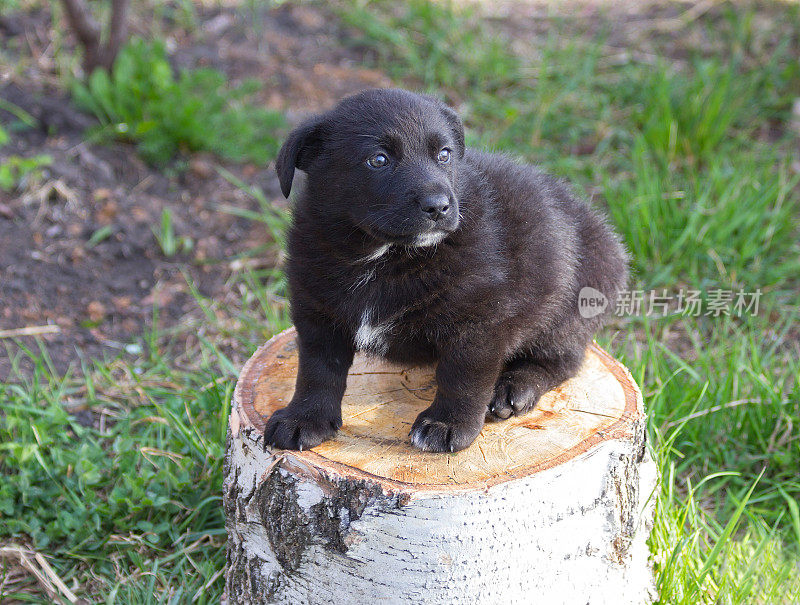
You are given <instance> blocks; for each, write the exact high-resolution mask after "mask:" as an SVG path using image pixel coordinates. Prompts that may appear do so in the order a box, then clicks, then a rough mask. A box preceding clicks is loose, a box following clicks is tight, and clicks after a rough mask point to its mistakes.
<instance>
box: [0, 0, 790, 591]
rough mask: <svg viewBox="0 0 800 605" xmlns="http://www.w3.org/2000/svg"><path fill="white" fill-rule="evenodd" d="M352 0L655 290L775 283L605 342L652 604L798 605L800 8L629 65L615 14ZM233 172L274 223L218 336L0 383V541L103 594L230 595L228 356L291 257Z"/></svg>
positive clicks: (266, 306) (474, 134)
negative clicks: (489, 15)
mask: <svg viewBox="0 0 800 605" xmlns="http://www.w3.org/2000/svg"><path fill="white" fill-rule="evenodd" d="M336 11H337V14H338V15H340V17H341V19H342V21H343V23H344V24H345V25H346V27H347V28H348V31H350V32H351V34H352V44H353V46H354V47H355V48H359V49H362V50H363V51H364V52H365V53H366V56H367V57H368V58H369V59H370V60H371V61H372V62H373V63H374V65H375V67H377V68H380V69H383V70H385V71H386V72H387V73H389V74H390V75H391V76H392V77H394V78H395V80H396V81H397V83H398V84H401V85H406V86H411V87H416V88H420V89H424V90H428V91H432V92H436V93H439V94H442V95H443V96H445V97H446V98H447V99H448V100H449V101H450V102H452V103H454V104H455V105H457V106H458V108H459V110H460V111H461V113H462V114H463V115H464V116H465V117H466V124H467V127H468V140H469V142H470V143H471V144H473V145H481V146H484V147H488V148H495V149H502V150H504V151H507V152H510V153H513V154H516V155H518V156H519V157H521V158H524V159H526V160H529V161H535V162H539V163H541V164H543V165H544V166H545V167H546V168H547V169H549V170H550V171H552V172H554V173H557V174H560V175H563V176H564V177H567V178H569V179H570V180H571V181H573V182H575V183H576V186H577V187H578V188H584V189H585V190H587V191H588V192H589V193H590V196H591V197H592V199H593V202H594V203H596V204H597V205H598V206H601V207H603V208H605V209H606V210H607V212H608V213H609V215H610V217H611V219H612V221H613V223H614V224H615V225H616V227H617V229H618V230H619V232H620V233H621V234H622V236H623V237H624V239H625V241H626V244H627V245H628V248H629V249H630V252H631V258H632V264H633V267H634V270H635V278H634V280H635V286H636V287H637V288H638V289H642V290H650V289H651V288H659V289H662V288H663V289H666V290H668V292H669V293H671V294H673V295H674V294H676V293H677V292H678V291H679V290H680V289H681V288H683V289H687V288H692V289H698V290H703V291H705V292H708V291H709V290H710V289H712V288H723V289H729V290H738V289H739V288H742V289H744V290H746V291H754V290H755V289H757V288H758V289H761V291H762V293H763V294H762V299H761V306H760V309H759V313H758V314H757V315H755V316H754V315H750V314H745V315H744V316H742V317H725V316H722V317H697V318H695V317H684V316H681V315H680V314H677V313H673V314H671V315H668V316H666V317H658V316H651V317H646V316H637V317H629V318H624V319H621V320H620V321H618V322H617V324H616V326H615V328H612V329H609V330H607V331H606V332H605V333H604V334H603V335H602V337H601V338H600V340H601V344H603V345H604V346H607V347H608V348H609V349H610V350H611V351H612V352H613V353H614V354H615V355H617V356H618V357H620V358H621V359H622V360H623V361H624V362H625V363H626V364H627V365H628V367H630V368H631V371H632V373H633V375H634V377H635V378H636V379H637V381H638V382H639V384H640V385H641V386H642V390H643V393H644V397H645V401H646V405H647V409H648V415H649V418H648V420H649V422H648V432H649V435H650V444H651V448H652V451H653V455H654V458H655V459H656V461H657V464H658V466H659V469H660V472H661V476H662V483H661V486H660V489H659V491H658V493H657V494H656V495H655V497H656V499H657V503H656V506H657V514H656V520H655V527H654V530H653V533H652V537H651V540H650V546H651V550H652V554H653V561H654V564H655V567H656V573H657V582H658V586H659V589H660V592H661V602H662V603H665V604H672V603H687V604H694V603H709V604H711V603H714V604H716V603H725V604H727V603H731V604H734V603H735V604H742V605H745V604H748V605H749V604H751V603H770V604H771V603H791V602H794V601H795V600H796V595H797V594H800V566H798V558H799V557H800V511H799V510H798V509H799V508H800V480H798V478H797V461H798V460H800V439H798V436H797V435H798V427H800V386H798V384H799V383H800V380H799V379H800V362H798V358H800V354H799V353H800V341H799V340H798V338H799V336H798V333H797V328H796V326H797V325H798V310H797V309H798V307H799V306H800V280H798V275H800V267H799V266H798V258H800V254H799V252H800V248H798V243H797V242H798V210H799V209H800V193H799V192H798V176H797V170H796V167H793V161H795V158H796V151H793V150H795V149H796V139H793V138H792V137H793V136H795V137H796V135H793V134H792V132H791V130H790V129H789V128H788V123H789V111H790V107H791V102H792V99H793V98H795V97H797V96H800V60H798V55H800V50H799V48H800V43H799V42H798V35H797V31H800V27H798V26H800V17H799V16H798V15H799V14H800V13H799V12H798V9H797V7H793V6H785V5H774V6H770V7H769V10H768V11H767V12H766V13H764V14H762V15H760V16H759V17H760V18H759V19H756V16H757V15H756V13H755V12H753V11H751V10H749V9H745V8H742V7H732V6H725V7H722V8H719V9H715V10H712V11H710V12H709V13H708V14H707V15H704V16H701V17H700V18H698V19H696V20H694V21H693V22H691V23H689V24H687V25H686V26H685V28H684V29H682V30H680V31H678V32H676V33H674V34H672V35H663V34H661V33H659V32H658V31H656V30H653V32H647V33H648V35H644V36H641V38H642V39H644V40H646V44H649V45H650V46H647V47H646V48H631V49H628V48H625V49H624V50H625V51H626V54H624V56H623V55H621V53H620V44H623V43H620V42H619V41H618V40H617V41H615V42H614V43H613V44H612V43H611V42H610V41H609V40H610V35H611V31H612V29H613V28H612V27H610V25H609V24H607V23H604V22H603V19H602V18H599V25H598V27H596V28H594V29H593V31H596V32H597V33H592V34H586V33H584V31H583V28H582V25H581V24H579V23H576V22H574V21H573V20H571V19H570V18H552V19H549V20H548V22H547V23H548V24H549V27H548V31H549V32H550V34H549V35H546V36H538V37H535V38H531V39H529V40H522V39H517V40H515V43H516V45H515V46H514V47H513V48H514V52H512V50H511V48H512V45H511V44H510V40H509V39H508V38H507V37H506V36H507V32H506V31H504V30H502V28H498V26H497V24H495V23H493V22H489V21H487V20H484V19H481V17H480V15H479V13H478V12H477V9H474V8H470V9H461V8H457V7H456V5H454V4H449V3H437V4H428V3H425V2H421V1H419V0H410V1H407V2H401V3H389V2H378V3H370V4H366V3H353V2H349V1H348V2H340V3H337V4H336ZM650 34H652V35H650ZM695 40H711V41H713V45H712V46H710V47H709V46H703V45H699V44H698V45H695V42H694V41H695ZM656 57H658V58H656ZM223 175H224V176H226V178H228V179H229V180H231V181H232V182H234V183H235V184H237V185H238V186H240V187H242V188H243V189H246V190H247V191H249V193H250V194H251V195H253V196H254V198H255V199H256V200H258V202H259V207H260V211H259V212H243V211H241V209H236V208H231V207H221V208H219V211H221V212H230V213H234V214H237V215H239V216H242V217H244V218H246V219H249V220H254V221H259V222H262V223H263V224H264V227H265V229H266V230H267V231H268V232H269V233H270V234H271V236H272V241H273V243H272V244H270V245H268V246H265V247H264V248H260V249H258V250H254V251H253V252H252V253H250V254H248V255H246V256H243V257H242V258H238V259H232V260H233V261H234V263H235V265H236V267H237V271H236V272H235V273H234V275H233V276H232V277H231V283H230V287H231V288H230V289H231V291H232V292H235V293H236V295H235V299H236V300H235V302H234V301H233V300H209V299H205V298H203V297H202V296H201V295H200V294H199V293H198V292H197V291H196V290H195V291H194V292H195V298H196V300H197V303H198V306H199V307H200V309H201V310H202V311H203V313H204V318H205V319H204V323H203V328H204V332H205V334H206V335H205V336H203V337H202V338H200V340H199V343H198V345H197V346H196V347H195V348H194V349H193V350H192V352H191V354H190V357H191V360H188V359H187V355H186V353H185V352H183V351H176V350H174V349H172V348H171V347H170V345H169V342H170V338H169V336H170V335H169V334H150V335H148V336H147V337H146V338H145V339H144V347H143V353H142V354H141V355H140V356H138V358H136V359H133V360H131V359H126V360H125V361H123V360H122V359H120V360H117V361H115V362H113V363H110V364H98V365H96V366H87V367H86V368H84V369H82V370H81V372H79V373H75V374H73V375H70V376H67V377H63V376H58V375H57V374H55V373H54V372H52V371H51V370H50V369H49V368H48V366H47V363H46V356H45V355H44V354H43V353H40V352H38V351H37V352H28V353H25V352H21V353H19V352H17V353H14V351H19V349H16V348H15V347H10V348H9V351H10V352H11V354H14V355H20V356H22V357H30V358H32V359H33V360H34V363H35V365H36V375H35V376H34V378H33V379H32V380H30V381H28V382H26V383H24V384H16V385H15V384H7V385H2V386H0V406H1V407H0V418H2V423H0V444H2V445H0V474H2V475H4V476H8V477H14V480H13V481H3V482H2V484H0V515H2V519H1V522H0V540H3V541H16V542H21V543H24V544H26V545H29V546H32V547H34V548H36V549H38V550H39V551H41V552H43V553H45V554H47V555H48V556H49V557H50V559H49V560H50V562H51V564H52V565H53V566H54V568H55V569H56V571H57V572H58V573H59V575H61V576H62V578H64V579H65V582H66V583H67V584H68V585H71V583H72V582H73V581H75V582H77V585H78V586H79V587H80V589H81V590H82V591H83V593H82V594H86V595H91V596H92V598H93V599H95V600H106V601H107V602H124V603H147V602H167V601H170V602H182V601H191V599H192V598H193V597H194V595H195V594H200V595H201V596H200V597H199V600H200V601H201V602H211V601H216V600H218V599H219V596H220V594H221V589H222V580H221V578H220V577H219V576H215V575H214V574H215V573H217V572H218V571H219V570H220V569H222V567H223V566H224V528H223V519H222V515H221V511H220V502H219V492H220V484H221V475H220V473H221V470H220V460H221V455H222V450H223V448H224V434H223V430H224V426H225V417H226V414H227V407H228V405H229V400H230V393H231V388H232V384H233V377H234V376H235V374H236V372H237V367H236V364H235V363H234V362H233V361H232V360H231V359H229V358H228V357H227V356H226V354H225V351H226V350H228V349H234V350H236V351H238V352H240V354H246V353H247V352H248V351H251V350H252V349H253V347H255V346H256V345H257V344H259V343H260V342H261V341H263V339H264V338H266V337H267V336H269V334H271V333H272V332H274V331H277V330H279V329H282V328H283V327H285V326H286V325H288V321H289V320H288V315H287V305H286V293H285V280H284V278H283V276H282V274H281V272H280V267H279V266H278V267H277V268H275V267H274V266H273V265H274V264H275V262H271V263H268V264H267V265H264V264H263V263H260V262H258V259H259V258H261V257H264V256H267V257H269V258H271V259H273V260H274V261H277V260H278V259H279V254H277V253H276V249H277V248H280V246H281V245H282V243H283V234H284V230H285V226H286V215H285V214H284V213H282V212H279V211H276V210H275V209H274V208H273V206H272V204H271V203H270V200H269V199H268V198H267V197H265V196H264V194H263V192H261V191H260V190H258V189H257V188H251V187H249V186H247V185H245V184H244V183H241V182H238V181H236V180H235V178H234V177H233V176H232V175H230V174H229V173H225V172H223ZM162 231H163V233H164V234H165V235H167V236H168V235H169V229H168V226H167V227H164V226H162ZM166 239H169V238H168V237H167V238H166ZM222 310H224V311H225V313H220V311H222ZM221 317H228V318H229V319H227V320H222V319H221ZM197 328H198V326H192V325H190V326H185V327H184V329H188V330H192V329H197ZM0 344H1V343H0ZM65 410H67V411H65ZM77 410H87V411H90V412H92V414H93V418H94V419H95V421H96V422H99V419H100V418H104V419H105V420H104V421H103V422H104V424H103V426H102V428H86V427H84V426H82V425H81V424H80V423H78V422H77V417H76V416H74V415H72V414H70V413H68V412H69V411H77ZM0 569H1V568H0ZM0 577H2V572H1V571H0ZM207 584H208V586H206V585H207ZM0 585H2V582H1V581H0ZM9 586H10V587H9ZM9 586H7V587H6V588H3V589H0V590H4V591H6V592H5V593H2V592H0V600H3V599H4V598H12V597H17V598H24V599H26V600H33V601H36V602H47V601H48V599H47V597H45V596H41V595H40V596H36V595H37V594H38V593H36V591H35V590H34V589H33V584H32V583H31V584H24V583H20V582H13V583H11V584H10V585H9ZM204 587H205V588H204ZM201 589H202V590H201Z"/></svg>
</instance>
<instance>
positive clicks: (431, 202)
mask: <svg viewBox="0 0 800 605" xmlns="http://www.w3.org/2000/svg"><path fill="white" fill-rule="evenodd" d="M419 207H420V208H422V211H423V212H424V213H425V214H427V215H428V218H430V219H431V220H434V221H438V220H439V219H440V218H442V217H443V216H444V215H445V214H447V211H448V210H449V209H450V199H449V198H448V197H447V196H446V195H445V194H444V193H434V194H433V195H426V196H424V197H422V199H420V201H419Z"/></svg>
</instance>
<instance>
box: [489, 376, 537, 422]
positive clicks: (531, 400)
mask: <svg viewBox="0 0 800 605" xmlns="http://www.w3.org/2000/svg"><path fill="white" fill-rule="evenodd" d="M537 382H538V381H537V380H536V375H535V373H533V372H520V371H516V372H515V371H510V372H503V373H502V374H501V375H500V378H499V379H498V380H497V384H495V386H494V395H493V396H492V400H491V402H489V409H488V410H487V411H486V416H487V418H489V419H492V420H506V419H507V418H510V417H511V416H512V415H513V416H519V415H520V414H524V413H525V412H528V411H530V410H532V409H533V407H534V406H535V405H536V402H538V401H539V398H540V397H541V396H542V391H541V388H538V387H537Z"/></svg>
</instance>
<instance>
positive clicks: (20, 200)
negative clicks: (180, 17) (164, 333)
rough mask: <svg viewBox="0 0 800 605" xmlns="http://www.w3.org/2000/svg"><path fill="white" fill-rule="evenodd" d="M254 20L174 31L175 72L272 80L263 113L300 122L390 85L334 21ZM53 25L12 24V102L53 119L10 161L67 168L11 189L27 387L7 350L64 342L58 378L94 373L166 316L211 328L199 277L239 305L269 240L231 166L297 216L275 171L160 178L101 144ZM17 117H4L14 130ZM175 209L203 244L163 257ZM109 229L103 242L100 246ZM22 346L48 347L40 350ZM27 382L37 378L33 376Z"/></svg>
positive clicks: (292, 11)
mask: <svg viewBox="0 0 800 605" xmlns="http://www.w3.org/2000/svg"><path fill="white" fill-rule="evenodd" d="M252 17H253V15H247V14H243V12H242V11H241V10H239V11H234V10H232V9H222V10H213V11H211V10H209V11H201V12H200V13H199V14H198V20H199V23H198V26H197V27H196V28H192V32H193V33H191V34H189V33H186V32H185V31H183V30H181V29H180V28H176V29H174V30H171V31H170V32H169V34H168V35H169V36H170V38H171V40H173V41H174V42H175V44H176V45H177V48H176V50H175V52H174V53H173V58H174V61H175V64H176V67H194V66H214V67H217V68H219V69H222V70H224V71H225V72H226V73H227V74H228V76H229V77H230V78H231V79H232V80H233V81H237V80H240V79H242V78H246V77H257V78H259V79H261V80H262V81H264V82H265V86H264V90H263V93H262V98H263V101H264V103H265V104H267V105H268V106H271V107H274V108H279V109H282V110H283V109H286V108H291V111H290V112H289V113H288V117H289V120H290V122H291V121H296V120H297V119H299V118H300V117H301V116H302V115H303V114H304V113H305V112H308V111H312V110H314V109H318V108H320V107H325V106H327V105H330V104H331V103H333V102H334V101H335V100H336V99H338V98H339V97H341V96H343V95H346V94H348V93H352V92H355V91H357V90H360V89H362V88H366V87H371V86H387V85H389V84H390V82H389V81H388V79H387V78H386V77H385V76H383V75H381V74H380V73H378V72H376V71H374V70H370V69H366V68H364V67H361V66H360V65H359V63H360V60H361V57H360V56H359V53H358V51H356V50H348V49H347V47H346V45H345V44H343V42H342V39H341V37H342V35H343V34H342V32H341V31H339V30H338V29H337V27H336V26H333V25H331V23H332V22H334V20H332V19H331V18H330V16H329V15H326V14H325V13H324V11H323V10H322V9H320V8H311V7H308V6H290V5H284V6H282V7H279V8H277V9H274V10H272V11H270V12H267V13H265V14H262V15H259V16H257V17H258V18H259V21H260V23H261V27H260V28H259V29H260V31H259V35H258V36H255V35H254V34H253V31H254V28H253V27H252V24H251V23H250V22H249V20H250V19H252ZM51 26H52V22H51V15H50V13H49V11H48V10H39V11H35V12H33V13H19V14H12V15H6V16H2V17H0V44H2V45H3V47H5V48H8V49H12V52H14V53H16V54H17V57H18V59H19V61H18V62H17V64H16V65H6V66H2V67H1V68H2V78H0V83H1V84H0V97H1V98H2V99H5V100H6V101H9V102H11V103H13V104H15V105H17V106H19V107H21V108H23V109H24V110H25V111H27V112H28V113H30V114H31V115H33V116H34V117H35V118H37V120H38V121H39V128H31V129H26V130H20V131H19V132H15V133H13V134H12V141H11V143H10V144H9V145H7V146H6V147H4V148H2V150H0V161H2V160H3V159H4V158H5V157H7V156H9V155H20V156H23V157H30V156H33V155H36V154H48V155H49V156H51V158H52V164H51V165H50V166H49V167H47V168H46V169H45V170H44V173H43V175H42V178H40V179H38V181H37V182H35V183H34V182H31V183H23V184H22V186H21V187H20V189H19V190H18V191H15V192H12V193H4V192H2V191H0V333H5V334H6V338H5V339H0V380H9V379H11V380H14V379H15V377H14V376H11V373H12V365H13V364H12V358H13V357H15V355H14V354H13V350H14V349H15V347H14V346H8V344H7V343H8V342H10V340H9V338H10V335H13V334H19V333H20V331H21V330H26V329H33V330H34V331H42V332H48V331H52V332H51V333H44V334H43V335H41V338H43V340H44V341H45V342H46V343H47V349H48V352H49V354H50V356H51V358H52V361H53V364H54V366H55V367H56V368H57V370H58V371H64V370H65V369H66V368H67V367H69V366H70V365H72V366H73V367H76V366H77V367H79V366H78V362H79V360H81V359H89V358H98V357H99V358H102V357H103V356H107V357H108V356H112V357H113V356H115V355H117V354H119V353H121V352H123V351H124V350H125V348H126V345H130V344H131V343H132V342H135V341H134V339H136V338H138V337H141V335H142V334H143V333H144V331H145V330H146V329H147V328H148V327H149V326H150V324H151V323H152V318H153V303H157V304H158V307H159V324H160V328H162V329H168V328H170V327H175V326H180V325H181V324H187V323H190V322H191V321H192V318H195V319H199V317H200V316H201V311H200V309H199V308H198V306H197V304H196V303H195V301H194V299H193V297H192V296H191V294H190V292H189V288H188V286H187V279H186V277H185V275H184V272H185V274H186V275H187V276H188V277H189V278H190V280H191V281H192V282H194V284H195V285H196V286H197V287H198V289H199V290H200V292H201V293H202V294H203V295H204V296H207V297H209V298H211V299H214V300H221V299H223V298H230V297H231V296H232V295H233V293H232V292H231V291H230V283H229V282H230V277H231V272H232V259H234V258H235V257H236V256H237V255H239V254H240V253H244V252H246V251H248V250H252V249H254V248H257V247H258V246H262V245H264V244H265V243H267V242H268V235H267V233H266V229H265V228H264V227H263V225H261V224H260V223H254V222H251V221H246V220H244V219H241V218H237V217H235V216H234V215H232V214H230V213H228V212H224V211H221V210H220V206H225V205H227V206H235V207H239V208H247V209H251V210H256V209H257V203H256V201H255V200H253V199H252V198H251V197H250V196H249V195H247V194H246V193H245V192H243V191H241V190H239V189H238V188H237V187H235V186H233V185H232V184H230V183H229V182H228V181H227V180H226V179H225V178H223V177H222V176H221V175H220V174H219V173H218V171H217V169H216V166H218V165H223V166H225V168H227V169H229V170H230V171H231V172H233V173H234V174H235V175H236V176H237V177H238V178H241V179H242V180H244V181H245V182H247V183H249V184H252V185H257V186H259V187H261V188H262V189H263V190H264V192H265V194H266V195H267V197H268V199H270V200H274V201H275V203H277V204H285V201H284V200H283V197H282V196H281V194H280V189H279V187H278V184H277V179H276V177H275V176H274V173H273V168H272V166H255V165H244V166H242V165H226V164H225V163H221V162H219V161H218V160H217V159H216V158H212V157H206V156H193V157H192V158H190V159H189V167H188V170H185V171H177V170H173V171H159V170H156V169H153V168H151V167H149V166H148V165H146V164H144V163H143V162H142V161H141V160H140V159H139V158H138V157H137V155H136V153H135V150H134V149H133V148H132V147H130V146H128V145H125V144H121V143H113V144H91V143H89V142H86V141H85V138H86V137H85V130H86V128H87V127H90V126H91V125H92V124H93V123H94V121H93V119H92V118H91V117H90V116H87V115H85V114H82V113H80V112H79V111H77V110H76V109H75V108H74V107H73V106H72V105H71V103H70V101H69V99H68V98H67V97H66V96H65V95H64V93H63V92H61V91H60V90H59V88H58V82H57V78H56V74H55V65H56V58H55V57H54V56H53V52H52V49H51V47H50V46H48V44H47V41H48V40H49V39H50V38H51V36H52V31H51ZM267 40H268V42H267ZM8 118H10V116H8V115H7V114H5V115H4V114H3V112H2V111H0V121H2V122H3V123H8ZM171 173H172V174H171ZM164 209H168V210H169V211H170V212H171V214H172V218H173V223H174V225H175V231H176V233H177V235H179V236H187V237H191V238H192V240H193V241H194V248H193V250H192V251H191V254H179V255H174V256H172V257H167V256H165V255H164V253H163V252H162V250H161V247H160V246H159V244H158V242H157V240H156V237H155V236H154V233H153V229H156V230H157V229H158V228H159V225H160V219H161V214H162V211H163V210H164ZM109 229H110V235H108V237H106V238H105V239H103V240H102V241H100V242H99V243H96V244H94V242H93V241H92V236H93V235H95V234H97V233H98V232H99V233H101V234H102V233H108V230H109ZM101 230H103V231H101ZM224 308H225V307H224V305H222V306H220V309H221V312H223V313H224V312H225V311H224ZM56 330H57V331H56ZM22 342H23V343H24V344H25V345H26V346H29V347H34V348H35V342H34V341H33V339H32V338H30V337H25V338H22ZM134 349H135V344H134ZM129 350H130V349H129ZM19 370H22V371H21V372H19V375H24V374H27V373H28V372H27V371H26V368H25V367H24V364H23V367H21V368H19ZM17 377H19V376H17Z"/></svg>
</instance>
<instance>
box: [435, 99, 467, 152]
mask: <svg viewBox="0 0 800 605" xmlns="http://www.w3.org/2000/svg"><path fill="white" fill-rule="evenodd" d="M439 105H440V109H441V110H442V114H443V115H444V117H445V119H446V120H447V123H448V124H449V125H450V128H451V129H452V131H453V136H454V137H455V138H456V147H457V148H458V149H457V150H456V151H458V157H459V158H463V157H464V148H465V145H464V123H463V122H462V121H461V118H459V117H458V114H457V113H456V112H455V111H453V110H452V109H451V108H450V107H449V106H447V105H445V104H444V103H442V102H441V101H440V102H439Z"/></svg>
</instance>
